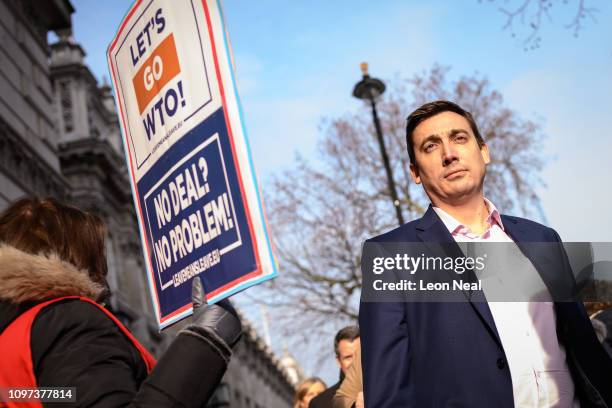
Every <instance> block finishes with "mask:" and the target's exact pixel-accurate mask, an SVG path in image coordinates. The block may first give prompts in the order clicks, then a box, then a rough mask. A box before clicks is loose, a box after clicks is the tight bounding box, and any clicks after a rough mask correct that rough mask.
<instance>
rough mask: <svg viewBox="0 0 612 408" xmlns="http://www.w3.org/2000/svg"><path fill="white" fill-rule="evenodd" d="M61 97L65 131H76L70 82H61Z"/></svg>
mask: <svg viewBox="0 0 612 408" xmlns="http://www.w3.org/2000/svg"><path fill="white" fill-rule="evenodd" d="M59 96H60V108H61V111H62V119H63V121H64V131H65V132H72V130H73V129H74V118H73V115H72V95H71V94H70V82H68V81H62V82H60V84H59Z"/></svg>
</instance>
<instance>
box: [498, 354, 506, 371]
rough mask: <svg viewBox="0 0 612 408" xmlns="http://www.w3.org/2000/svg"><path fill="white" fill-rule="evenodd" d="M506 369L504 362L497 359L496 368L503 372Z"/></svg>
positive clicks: (501, 359)
mask: <svg viewBox="0 0 612 408" xmlns="http://www.w3.org/2000/svg"><path fill="white" fill-rule="evenodd" d="M505 367H506V360H504V359H503V358H501V357H500V358H498V359H497V368H499V369H500V370H503V369H504V368H505Z"/></svg>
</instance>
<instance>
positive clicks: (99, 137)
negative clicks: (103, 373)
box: [0, 0, 293, 408]
mask: <svg viewBox="0 0 612 408" xmlns="http://www.w3.org/2000/svg"><path fill="white" fill-rule="evenodd" d="M73 12H74V8H73V6H72V5H71V3H70V2H69V1H68V0H45V1H36V0H18V1H12V0H11V1H9V0H0V211H1V210H2V209H3V208H5V207H6V206H7V205H8V204H9V203H10V202H12V201H14V200H16V199H18V198H20V197H23V196H25V195H37V196H54V197H57V198H59V199H62V200H65V201H69V202H72V203H74V204H76V205H77V206H79V207H81V208H85V209H89V210H92V211H94V212H96V213H97V214H99V215H100V216H101V217H102V218H103V219H104V220H105V222H106V224H107V227H108V237H107V255H108V266H109V275H108V280H109V285H110V287H111V290H112V291H113V297H112V299H111V302H110V303H111V304H110V308H111V309H112V310H113V311H114V312H115V313H116V314H117V315H118V316H119V317H120V318H121V320H122V321H123V322H124V323H125V324H126V325H127V326H128V327H129V328H130V330H132V332H133V333H134V334H135V335H136V337H138V339H139V340H140V341H141V342H142V343H143V344H145V345H146V346H147V347H148V348H149V349H150V350H151V351H152V352H153V353H154V354H156V355H158V356H159V355H160V354H161V353H163V351H164V350H165V349H166V348H167V346H168V345H169V343H170V342H171V340H172V334H171V333H165V334H160V333H159V332H158V330H157V326H156V324H155V320H154V317H153V309H152V305H151V301H150V298H149V296H148V295H147V293H148V292H147V290H146V275H145V274H146V271H145V266H144V261H143V255H142V250H141V247H140V235H139V232H138V225H137V220H136V215H135V212H134V206H133V200H132V193H131V187H130V183H129V178H128V172H127V168H126V166H125V159H124V153H123V145H122V141H121V135H120V130H119V123H118V120H117V116H116V113H115V104H114V100H113V96H112V91H111V89H110V87H109V86H108V85H107V84H102V85H101V86H100V85H99V84H98V82H97V80H96V78H95V77H94V76H93V75H92V73H91V71H90V70H89V68H88V67H87V66H86V65H85V63H84V58H85V55H86V54H85V51H84V50H83V48H82V47H81V46H80V45H79V44H78V43H77V42H76V41H75V40H74V38H73V35H72V24H71V16H72V13H73ZM49 31H53V32H55V34H56V36H57V41H56V42H54V43H53V44H49V43H48V41H47V34H48V32H49ZM246 326H247V328H248V327H249V326H248V323H247V325H246ZM292 393H293V387H292V385H291V383H290V381H289V379H288V378H287V375H286V373H285V372H284V370H283V369H282V368H281V366H280V365H279V363H278V361H277V360H276V358H275V357H274V356H273V354H272V353H271V352H270V351H269V349H268V348H267V347H266V346H265V344H264V343H263V342H262V341H261V339H260V338H259V337H258V336H257V334H256V333H255V332H254V331H253V330H252V329H248V330H246V332H245V336H244V340H243V341H241V343H240V344H239V345H238V346H237V349H236V353H235V356H234V358H233V359H232V363H231V365H230V368H229V369H228V372H227V374H226V377H225V378H224V380H223V384H222V386H221V387H220V388H219V390H218V395H217V398H216V400H215V401H213V402H212V403H211V406H231V407H238V408H243V407H245V408H251V407H253V408H256V407H266V408H275V407H279V408H281V407H289V406H290V405H291V396H292ZM228 404H229V405H228Z"/></svg>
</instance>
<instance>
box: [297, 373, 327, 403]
mask: <svg viewBox="0 0 612 408" xmlns="http://www.w3.org/2000/svg"><path fill="white" fill-rule="evenodd" d="M326 388H327V385H325V382H323V380H322V379H320V378H318V377H309V378H307V379H305V380H304V381H302V382H301V383H300V384H299V385H298V387H297V391H296V392H295V397H293V408H308V405H309V404H310V401H311V400H312V399H313V398H314V397H316V396H317V395H319V394H320V393H322V392H323V391H325V389H326Z"/></svg>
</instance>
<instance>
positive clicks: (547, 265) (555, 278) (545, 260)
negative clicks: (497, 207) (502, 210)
mask: <svg viewBox="0 0 612 408" xmlns="http://www.w3.org/2000/svg"><path fill="white" fill-rule="evenodd" d="M502 222H503V223H504V228H505V229H506V233H507V234H508V235H510V237H511V238H512V240H513V241H514V242H515V243H516V245H517V246H518V248H519V249H520V250H521V252H522V253H523V255H525V257H527V259H529V261H530V262H531V264H532V265H533V266H534V268H535V269H536V271H537V272H538V274H539V275H540V278H541V279H542V281H543V282H544V285H546V288H547V289H548V292H549V293H550V294H551V295H552V297H553V299H565V298H570V297H571V295H572V293H573V292H572V288H573V285H574V284H575V282H574V281H573V279H574V278H573V275H572V272H571V269H570V267H569V265H567V264H565V263H564V262H563V261H564V260H563V259H562V258H563V253H564V250H563V249H562V244H561V243H558V245H559V248H558V249H559V251H558V252H557V251H555V249H556V246H555V242H549V243H544V242H541V241H542V239H541V238H540V239H539V240H538V237H537V236H534V234H533V233H532V232H530V230H529V228H527V226H526V225H525V223H524V222H521V221H520V220H517V219H516V218H514V217H506V216H504V215H502Z"/></svg>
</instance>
